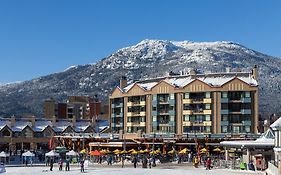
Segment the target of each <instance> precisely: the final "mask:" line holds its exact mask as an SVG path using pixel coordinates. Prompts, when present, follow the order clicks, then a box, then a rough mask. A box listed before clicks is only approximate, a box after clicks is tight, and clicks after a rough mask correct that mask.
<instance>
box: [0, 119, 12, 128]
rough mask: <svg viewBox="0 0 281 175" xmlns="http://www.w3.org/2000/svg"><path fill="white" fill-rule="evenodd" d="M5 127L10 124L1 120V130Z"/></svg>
mask: <svg viewBox="0 0 281 175" xmlns="http://www.w3.org/2000/svg"><path fill="white" fill-rule="evenodd" d="M5 126H10V122H9V121H8V120H0V130H2V129H3V128H4V127H5Z"/></svg>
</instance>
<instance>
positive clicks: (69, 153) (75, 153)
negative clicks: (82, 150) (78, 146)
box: [66, 150, 79, 156]
mask: <svg viewBox="0 0 281 175" xmlns="http://www.w3.org/2000/svg"><path fill="white" fill-rule="evenodd" d="M66 155H67V156H78V155H79V154H78V153H77V152H75V151H73V150H71V151H69V152H67V153H66Z"/></svg>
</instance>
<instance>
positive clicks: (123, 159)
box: [121, 155, 125, 168]
mask: <svg viewBox="0 0 281 175" xmlns="http://www.w3.org/2000/svg"><path fill="white" fill-rule="evenodd" d="M121 161H122V168H123V167H124V162H125V155H122V156H121Z"/></svg>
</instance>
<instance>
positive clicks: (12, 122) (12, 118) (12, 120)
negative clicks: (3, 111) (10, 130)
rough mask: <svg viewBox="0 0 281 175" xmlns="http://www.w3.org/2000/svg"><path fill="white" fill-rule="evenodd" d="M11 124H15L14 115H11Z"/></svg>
mask: <svg viewBox="0 0 281 175" xmlns="http://www.w3.org/2000/svg"><path fill="white" fill-rule="evenodd" d="M10 121H11V126H15V124H16V117H15V116H14V115H13V116H12V117H11V120H10Z"/></svg>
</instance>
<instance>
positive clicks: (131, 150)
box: [128, 149, 136, 152]
mask: <svg viewBox="0 0 281 175" xmlns="http://www.w3.org/2000/svg"><path fill="white" fill-rule="evenodd" d="M134 151H136V150H135V149H130V150H129V151H128V152H134Z"/></svg>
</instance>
